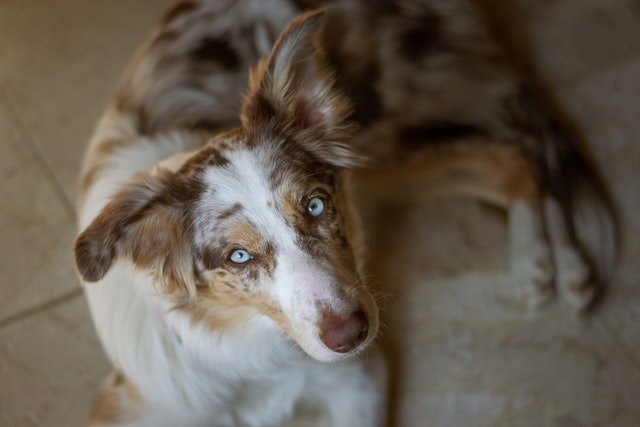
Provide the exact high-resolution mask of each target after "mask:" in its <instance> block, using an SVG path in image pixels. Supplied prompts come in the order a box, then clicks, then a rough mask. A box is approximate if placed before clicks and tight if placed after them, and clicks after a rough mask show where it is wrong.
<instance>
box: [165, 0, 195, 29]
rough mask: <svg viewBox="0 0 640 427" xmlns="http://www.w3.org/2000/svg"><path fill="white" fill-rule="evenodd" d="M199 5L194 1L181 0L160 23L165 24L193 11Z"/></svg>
mask: <svg viewBox="0 0 640 427" xmlns="http://www.w3.org/2000/svg"><path fill="white" fill-rule="evenodd" d="M198 7H199V4H198V3H197V2H195V1H181V2H180V3H178V4H176V5H175V6H174V7H173V8H171V9H170V10H169V11H168V12H167V13H166V14H165V16H164V18H163V19H162V24H163V25H167V24H169V23H171V22H172V21H174V20H176V19H178V18H179V17H180V16H183V15H185V14H187V13H190V12H194V11H195V10H196V9H197V8H198Z"/></svg>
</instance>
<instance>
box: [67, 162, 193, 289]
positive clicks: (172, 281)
mask: <svg viewBox="0 0 640 427" xmlns="http://www.w3.org/2000/svg"><path fill="white" fill-rule="evenodd" d="M200 192H201V186H200V182H199V181H198V180H197V179H193V178H190V177H182V178H181V179H177V178H175V176H174V175H173V174H172V173H171V172H169V171H166V170H158V171H157V172H156V173H155V175H154V176H149V175H146V174H141V175H139V176H138V177H137V178H135V179H133V180H132V181H130V182H129V183H128V185H127V186H126V187H125V188H124V189H123V190H122V191H120V192H119V193H117V194H116V195H115V196H114V197H113V199H112V201H111V202H109V203H108V204H107V205H106V206H105V208H104V209H103V210H102V211H101V212H100V214H99V215H98V216H97V217H96V218H95V219H94V220H93V221H92V223H91V224H90V225H89V226H88V227H87V228H86V229H85V230H84V231H83V232H82V233H81V234H80V236H79V237H78V238H77V239H76V242H75V247H74V252H75V257H76V266H77V267H78V270H79V272H80V274H81V276H82V277H83V278H84V280H86V281H88V282H95V281H98V280H100V279H102V277H104V275H105V274H106V273H107V272H108V271H109V269H110V268H111V266H112V264H113V262H114V261H115V260H116V258H118V257H125V258H127V259H129V260H130V261H131V262H133V264H134V265H135V266H136V267H138V268H140V269H144V270H147V271H149V272H150V273H151V274H153V275H155V276H156V278H157V279H158V284H159V285H160V286H162V289H161V290H162V291H164V292H167V293H186V294H188V295H193V294H195V285H196V277H195V272H194V269H193V265H192V262H193V261H192V260H193V257H192V254H191V243H190V242H191V240H192V239H191V236H190V235H189V230H190V227H188V225H187V222H188V218H189V217H188V214H189V209H188V207H189V206H190V205H191V204H192V203H193V202H194V201H195V200H196V198H197V197H198V194H199V193H200Z"/></svg>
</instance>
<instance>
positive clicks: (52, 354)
mask: <svg viewBox="0 0 640 427" xmlns="http://www.w3.org/2000/svg"><path fill="white" fill-rule="evenodd" d="M108 371H109V367H108V364H107V362H106V360H105V357H104V355H103V352H102V349H101V348H100V345H99V343H98V341H97V339H96V337H95V334H94V332H93V325H92V323H91V321H90V320H89V315H88V313H87V308H86V303H85V301H84V297H82V296H78V297H76V298H75V299H73V300H72V301H70V302H67V303H65V304H61V305H58V306H56V307H55V308H52V309H50V310H47V311H44V312H42V313H40V314H38V315H36V316H33V317H30V318H29V319H26V320H23V321H21V322H18V323H15V324H12V325H10V326H8V327H4V328H2V329H0V384H1V386H0V425H2V426H7V427H23V426H24V427H27V426H56V427H57V426H60V427H62V426H65V427H67V426H68V427H72V426H81V425H83V424H84V420H85V419H86V417H87V415H88V413H89V411H90V407H91V403H92V401H93V399H94V397H95V396H96V392H97V390H98V389H99V387H100V384H101V382H102V380H103V379H104V377H105V376H106V374H107V372H108Z"/></svg>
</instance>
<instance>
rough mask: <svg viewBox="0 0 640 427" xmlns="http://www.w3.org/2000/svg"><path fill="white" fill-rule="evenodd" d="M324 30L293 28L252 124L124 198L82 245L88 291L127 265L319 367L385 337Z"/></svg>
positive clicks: (79, 260) (261, 78)
mask: <svg viewBox="0 0 640 427" xmlns="http://www.w3.org/2000/svg"><path fill="white" fill-rule="evenodd" d="M320 20H321V15H320V14H317V13H315V14H309V15H306V16H303V17H301V18H299V19H297V20H296V21H294V22H293V23H292V24H291V25H290V26H289V28H288V29H287V30H286V31H285V32H284V33H283V35H282V36H281V37H280V39H279V40H278V42H277V43H276V46H275V47H274V50H273V52H272V54H271V55H270V56H269V57H268V58H266V59H265V60H264V61H262V62H261V63H260V64H259V66H258V67H257V68H256V70H255V71H254V73H253V74H252V77H251V82H250V89H249V92H248V94H247V97H246V98H245V102H244V105H243V108H242V113H241V118H242V126H241V127H240V128H238V129H235V130H232V131H229V132H227V133H224V134H222V135H219V136H217V137H216V138H214V139H213V140H212V141H210V142H209V143H208V144H207V145H206V146H205V147H203V148H202V149H201V150H199V151H197V152H195V153H194V154H193V155H190V156H185V155H181V156H178V157H176V158H173V159H170V160H169V161H168V162H166V163H165V164H164V165H162V164H161V165H160V166H159V167H158V168H156V170H155V171H154V172H153V173H149V174H146V175H143V176H138V177H137V178H136V179H134V180H133V181H131V182H129V183H128V184H127V185H126V186H124V187H123V189H122V190H120V191H119V192H118V193H117V194H116V195H115V196H114V197H113V199H112V200H111V201H110V203H108V204H107V206H106V207H105V208H104V209H103V210H102V212H101V213H100V214H99V215H98V216H97V217H96V218H95V219H94V220H93V222H92V223H91V224H90V225H89V226H88V227H87V228H86V229H85V230H84V231H83V232H82V234H81V235H80V236H79V237H78V239H77V241H76V245H75V256H76V264H77V267H78V270H79V272H80V274H81V275H82V277H83V278H84V280H85V281H87V282H95V281H98V280H100V279H102V278H103V277H104V276H105V275H106V274H107V272H108V271H109V269H110V268H111V266H112V264H113V263H114V261H115V260H116V259H124V260H127V261H128V262H130V263H132V264H133V266H134V267H135V268H136V269H138V270H140V271H142V272H144V273H145V274H149V275H150V276H151V277H153V278H154V282H155V285H156V286H157V287H158V289H159V290H160V291H161V293H162V294H163V295H165V296H166V298H169V299H172V300H173V301H175V305H176V306H177V309H181V310H185V311H186V312H187V313H189V314H191V315H192V319H194V320H197V321H200V322H204V323H205V324H208V325H210V326H211V327H217V328H223V327H229V326H230V325H232V324H234V322H243V321H244V320H247V319H248V318H249V317H250V316H255V315H256V313H260V314H262V315H265V316H268V317H269V318H271V319H272V320H273V321H274V322H275V323H276V324H277V325H278V326H279V328H280V329H281V330H282V331H283V332H284V333H286V334H287V335H288V336H289V337H290V338H292V339H293V340H294V341H295V342H296V343H298V345H299V346H300V347H301V348H302V349H303V350H304V351H305V352H307V353H308V354H309V355H310V356H312V357H314V358H315V359H318V360H320V361H336V360H340V359H342V358H344V357H347V356H350V355H353V354H355V353H357V352H359V351H360V350H361V349H363V348H365V347H366V346H367V344H368V343H370V342H371V341H372V340H373V338H374V337H375V335H376V332H377V329H378V313H377V306H376V304H375V302H374V300H373V298H372V297H371V295H370V293H369V291H368V290H367V288H366V285H365V284H364V283H363V281H362V277H361V276H360V272H359V268H358V265H357V258H356V254H355V251H356V248H355V246H356V242H355V239H356V236H355V229H356V226H355V224H354V218H353V214H352V212H351V210H350V207H349V203H348V201H347V200H346V194H345V185H346V182H345V179H346V177H345V171H346V169H348V168H351V167H354V166H356V165H357V163H358V161H359V159H358V157H357V156H356V155H355V154H354V153H353V152H352V151H351V150H350V149H349V148H348V146H347V142H348V139H349V138H350V136H351V135H352V133H353V127H352V126H350V125H349V123H348V122H347V121H346V119H345V118H346V116H348V113H349V107H348V103H347V102H346V100H345V99H344V98H343V97H342V96H341V95H340V93H338V92H337V91H336V90H335V88H334V86H333V78H332V74H331V71H330V69H329V68H328V66H327V64H326V62H325V58H324V55H323V52H322V49H321V48H320V47H319V46H318V44H317V42H316V39H317V32H318V28H319V25H320Z"/></svg>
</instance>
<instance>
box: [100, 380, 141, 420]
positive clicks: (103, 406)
mask: <svg viewBox="0 0 640 427" xmlns="http://www.w3.org/2000/svg"><path fill="white" fill-rule="evenodd" d="M144 404H145V402H144V400H143V398H142V396H141V395H140V393H138V390H137V389H136V388H135V386H134V385H133V384H131V383H130V382H129V381H128V380H127V379H126V377H125V376H124V375H123V374H122V373H121V372H120V371H117V370H116V371H113V372H112V373H111V375H110V376H109V378H108V379H107V381H106V382H105V385H104V386H103V389H102V391H101V392H100V394H99V396H98V398H97V399H96V402H95V403H94V405H93V409H92V410H91V413H90V415H89V424H90V425H93V424H94V423H95V424H97V425H102V424H103V423H109V424H111V423H113V424H115V423H125V422H132V421H134V420H136V419H138V418H139V417H140V416H141V412H142V410H143V409H144Z"/></svg>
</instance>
